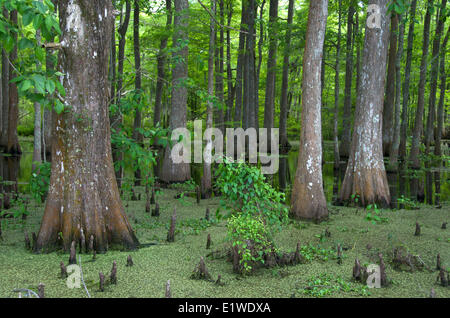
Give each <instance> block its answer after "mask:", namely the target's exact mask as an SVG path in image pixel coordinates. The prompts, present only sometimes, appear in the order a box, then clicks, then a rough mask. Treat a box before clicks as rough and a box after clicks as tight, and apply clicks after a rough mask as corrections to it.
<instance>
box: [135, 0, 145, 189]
mask: <svg viewBox="0 0 450 318" xmlns="http://www.w3.org/2000/svg"><path fill="white" fill-rule="evenodd" d="M139 12H140V10H139V0H135V1H134V15H133V41H134V45H133V46H134V68H135V72H136V78H135V81H134V88H135V90H136V92H137V93H138V94H139V95H140V94H142V93H143V91H142V75H141V74H142V70H141V45H140V36H139V23H140V22H139ZM141 100H142V97H139V103H140V102H141ZM141 125H142V113H141V111H140V110H139V109H136V110H135V115H134V124H133V139H134V140H136V142H137V143H138V144H140V145H142V144H143V143H144V137H143V136H142V134H141V133H140V132H139V129H140V128H141ZM141 179H142V173H141V168H140V167H137V170H136V171H135V172H134V184H135V185H136V186H140V185H141Z"/></svg>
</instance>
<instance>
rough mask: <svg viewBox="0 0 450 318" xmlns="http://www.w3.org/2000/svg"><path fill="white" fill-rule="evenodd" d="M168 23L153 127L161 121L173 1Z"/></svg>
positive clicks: (168, 1)
mask: <svg viewBox="0 0 450 318" xmlns="http://www.w3.org/2000/svg"><path fill="white" fill-rule="evenodd" d="M166 11H167V21H166V30H165V32H166V33H165V34H164V35H163V37H162V39H161V44H160V46H159V54H158V57H157V60H158V66H157V69H158V78H157V79H156V95H155V112H154V114H153V126H156V125H157V124H158V123H159V122H160V120H161V110H162V109H161V108H162V95H163V90H164V85H165V83H166V60H167V55H166V54H167V53H166V49H167V41H168V40H169V31H170V26H171V24H172V1H171V0H166Z"/></svg>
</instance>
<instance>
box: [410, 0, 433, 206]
mask: <svg viewBox="0 0 450 318" xmlns="http://www.w3.org/2000/svg"><path fill="white" fill-rule="evenodd" d="M431 10H433V0H428V4H427V12H426V14H425V21H424V26H423V43H422V61H421V63H420V79H419V91H418V97H417V99H418V100H417V108H416V117H415V120H414V130H413V136H412V142H411V151H410V153H409V162H410V163H411V169H414V170H416V171H418V170H419V169H420V160H419V151H420V149H419V146H420V140H421V137H422V131H423V114H424V108H425V84H426V80H427V66H428V62H427V61H428V52H429V46H430V22H431ZM419 183H420V180H419V179H417V178H411V197H412V198H413V199H414V200H415V199H419V200H420V199H421V198H423V197H424V195H423V192H422V191H421V190H420V188H421V187H420V186H419Z"/></svg>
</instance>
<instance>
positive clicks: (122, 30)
mask: <svg viewBox="0 0 450 318" xmlns="http://www.w3.org/2000/svg"><path fill="white" fill-rule="evenodd" d="M130 15H131V1H130V0H127V1H126V2H125V16H124V17H123V21H122V23H121V24H120V26H119V30H118V33H119V49H118V60H117V92H116V94H117V96H116V100H115V102H116V104H117V105H120V100H121V98H122V90H123V65H124V61H125V44H126V34H127V30H128V25H129V23H130ZM111 121H112V124H111V128H112V129H114V130H115V131H116V133H120V130H121V129H122V122H123V117H122V114H121V113H120V112H118V113H117V114H115V116H113V117H112V118H111ZM122 160H123V153H122V151H120V150H119V149H114V148H113V162H118V161H122ZM122 178H123V168H122V166H119V169H118V170H117V171H116V179H117V184H118V186H119V188H120V187H121V183H122Z"/></svg>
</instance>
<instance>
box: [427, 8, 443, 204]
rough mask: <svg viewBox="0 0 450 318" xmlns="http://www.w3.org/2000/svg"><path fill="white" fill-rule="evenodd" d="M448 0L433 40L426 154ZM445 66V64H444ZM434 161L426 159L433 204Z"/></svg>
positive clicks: (431, 132)
mask: <svg viewBox="0 0 450 318" xmlns="http://www.w3.org/2000/svg"><path fill="white" fill-rule="evenodd" d="M446 4H447V0H442V2H441V9H440V10H439V14H438V15H437V25H436V32H435V37H434V40H433V51H432V55H431V71H430V95H429V101H428V119H427V130H426V133H425V154H426V155H429V154H430V153H431V144H432V143H433V141H434V128H435V121H436V92H437V82H438V73H439V50H440V46H441V37H442V32H443V29H444V24H445V20H446V18H447V13H446V11H445V9H446ZM444 67H445V66H444ZM431 165H432V162H431V160H430V159H428V158H427V159H426V161H425V168H427V169H426V170H427V171H426V174H425V175H426V177H425V192H426V198H427V203H428V204H433V173H432V172H431V171H429V169H430V168H431Z"/></svg>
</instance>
